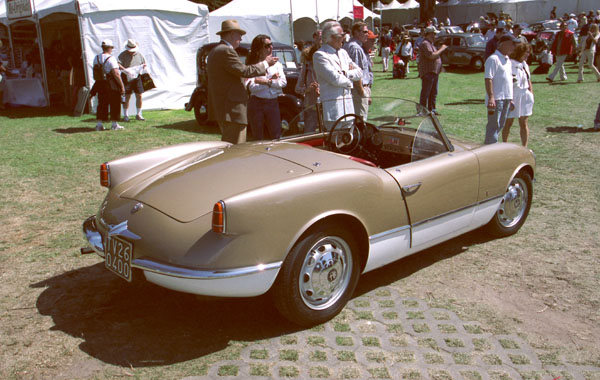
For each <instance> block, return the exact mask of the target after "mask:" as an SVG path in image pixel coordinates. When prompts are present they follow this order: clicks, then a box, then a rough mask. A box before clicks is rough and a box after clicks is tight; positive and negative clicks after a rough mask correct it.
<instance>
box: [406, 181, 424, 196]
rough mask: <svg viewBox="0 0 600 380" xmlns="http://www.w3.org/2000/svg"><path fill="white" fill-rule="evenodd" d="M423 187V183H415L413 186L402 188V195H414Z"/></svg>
mask: <svg viewBox="0 0 600 380" xmlns="http://www.w3.org/2000/svg"><path fill="white" fill-rule="evenodd" d="M421 185H422V183H421V182H417V183H413V184H412V185H406V186H402V193H403V194H404V195H406V196H409V195H413V194H414V193H416V192H417V190H419V189H420V188H421Z"/></svg>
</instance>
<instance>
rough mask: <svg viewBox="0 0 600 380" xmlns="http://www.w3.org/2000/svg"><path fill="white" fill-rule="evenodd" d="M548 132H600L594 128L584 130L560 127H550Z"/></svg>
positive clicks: (547, 129)
mask: <svg viewBox="0 0 600 380" xmlns="http://www.w3.org/2000/svg"><path fill="white" fill-rule="evenodd" d="M546 131H548V132H550V133H589V132H600V130H597V129H594V128H582V127H568V126H559V127H548V128H546Z"/></svg>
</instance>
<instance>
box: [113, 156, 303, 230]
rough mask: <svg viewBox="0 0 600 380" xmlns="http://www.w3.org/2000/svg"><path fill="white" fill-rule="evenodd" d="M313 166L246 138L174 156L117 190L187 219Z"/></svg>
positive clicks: (176, 217) (122, 194) (162, 210)
mask: <svg viewBox="0 0 600 380" xmlns="http://www.w3.org/2000/svg"><path fill="white" fill-rule="evenodd" d="M311 172H312V170H311V169H308V168H307V167H304V166H301V165H299V164H296V163H294V162H292V161H290V160H287V159H285V158H280V157H276V156H274V155H271V154H269V152H268V151H267V150H265V149H264V148H260V149H259V148H256V147H254V148H253V145H252V144H244V145H238V146H231V147H225V148H216V149H211V150H209V151H203V152H201V153H199V154H197V155H191V156H190V155H188V156H186V157H185V158H181V159H175V160H173V161H172V162H169V163H168V165H161V167H160V168H157V169H155V170H153V171H152V172H150V173H148V172H145V173H143V174H141V175H140V176H138V177H135V178H133V179H131V180H129V181H127V182H126V183H124V184H123V185H122V186H120V188H119V189H118V191H119V193H120V194H119V196H120V197H121V198H127V199H132V200H136V201H139V202H142V203H144V204H147V205H149V206H151V207H153V208H155V209H157V210H159V211H161V212H163V213H165V214H167V215H169V216H171V217H172V218H175V219H177V220H179V221H182V222H188V221H191V220H194V219H196V218H198V217H200V216H202V215H204V214H206V213H209V212H211V211H212V208H213V205H214V204H215V202H217V201H219V200H222V199H226V198H228V197H230V196H232V195H236V194H240V193H242V192H245V191H248V190H251V189H256V188H259V187H262V186H265V185H268V184H271V183H276V182H280V181H284V180H288V179H292V178H294V177H298V176H301V175H305V174H309V173H311ZM115 190H117V189H115Z"/></svg>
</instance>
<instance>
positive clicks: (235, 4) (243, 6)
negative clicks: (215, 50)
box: [209, 0, 379, 44]
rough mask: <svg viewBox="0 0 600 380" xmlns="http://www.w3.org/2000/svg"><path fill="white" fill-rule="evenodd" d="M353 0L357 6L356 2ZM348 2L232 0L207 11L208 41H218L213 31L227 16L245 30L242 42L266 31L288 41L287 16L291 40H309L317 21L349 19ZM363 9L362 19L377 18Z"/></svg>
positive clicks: (289, 39) (350, 0)
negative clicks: (291, 23) (208, 15)
mask: <svg viewBox="0 0 600 380" xmlns="http://www.w3.org/2000/svg"><path fill="white" fill-rule="evenodd" d="M354 3H355V4H356V5H360V3H359V2H358V1H355V2H354ZM338 5H339V6H338ZM352 5H353V1H352V0H339V1H335V0H277V1H272V0H233V1H231V2H230V3H228V4H226V5H224V6H222V7H221V8H219V9H216V10H214V11H212V12H211V13H210V17H209V30H210V40H211V41H213V42H214V41H218V40H219V36H217V34H216V33H217V32H218V31H219V30H221V23H222V22H223V21H225V20H227V19H236V20H237V21H238V22H239V24H240V27H241V28H242V29H244V30H246V31H247V32H248V33H247V34H246V35H245V36H244V37H243V39H242V41H243V42H251V41H252V39H253V38H254V37H255V36H256V35H257V34H267V35H269V36H270V37H271V39H272V40H273V41H276V42H282V43H287V44H289V43H291V42H292V38H291V36H292V28H291V27H290V19H292V21H293V29H294V40H298V39H301V40H307V39H308V40H310V39H312V33H313V32H314V30H315V28H316V25H317V22H318V23H322V22H323V21H326V20H342V19H348V20H351V19H352V15H353V13H352V11H353V8H352ZM290 7H291V9H290ZM363 12H364V17H365V20H368V19H369V18H373V17H374V18H379V16H378V15H377V14H374V13H373V12H371V11H369V10H368V9H367V8H365V7H363Z"/></svg>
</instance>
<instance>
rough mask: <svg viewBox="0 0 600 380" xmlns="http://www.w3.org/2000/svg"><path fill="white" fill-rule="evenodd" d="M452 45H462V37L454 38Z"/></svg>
mask: <svg viewBox="0 0 600 380" xmlns="http://www.w3.org/2000/svg"><path fill="white" fill-rule="evenodd" d="M452 46H460V37H454V38H452Z"/></svg>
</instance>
